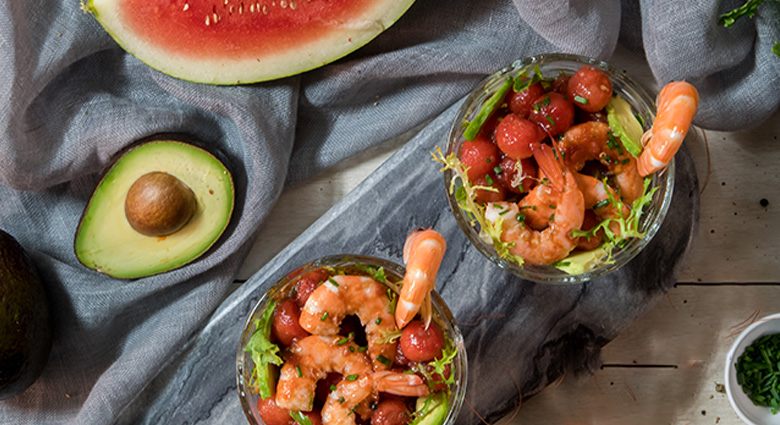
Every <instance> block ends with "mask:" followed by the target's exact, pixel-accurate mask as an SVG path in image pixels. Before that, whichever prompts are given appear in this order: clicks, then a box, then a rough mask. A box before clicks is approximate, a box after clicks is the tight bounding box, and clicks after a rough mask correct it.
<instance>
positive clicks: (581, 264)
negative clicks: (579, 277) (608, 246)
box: [555, 245, 607, 275]
mask: <svg viewBox="0 0 780 425" xmlns="http://www.w3.org/2000/svg"><path fill="white" fill-rule="evenodd" d="M606 255H607V250H605V249H604V247H603V245H602V246H599V247H597V248H596V249H593V250H590V251H584V252H578V253H576V254H572V255H569V256H568V257H566V259H564V260H563V261H560V262H558V263H556V264H555V268H557V269H559V270H562V271H564V272H566V273H568V274H572V275H574V274H582V273H585V272H586V271H588V270H590V269H592V268H593V267H595V266H596V265H597V264H599V263H600V262H601V261H602V259H603V258H604V257H605V256H606Z"/></svg>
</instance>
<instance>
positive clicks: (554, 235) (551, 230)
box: [485, 145, 585, 265]
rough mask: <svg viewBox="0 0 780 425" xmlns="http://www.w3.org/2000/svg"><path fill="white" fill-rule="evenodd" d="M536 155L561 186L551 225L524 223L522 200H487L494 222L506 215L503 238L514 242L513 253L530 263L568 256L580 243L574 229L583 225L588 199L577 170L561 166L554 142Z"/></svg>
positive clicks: (491, 218) (487, 211)
mask: <svg viewBox="0 0 780 425" xmlns="http://www.w3.org/2000/svg"><path fill="white" fill-rule="evenodd" d="M534 158H535V159H536V160H537V163H539V167H540V168H543V169H544V172H545V175H546V176H547V177H548V178H549V179H550V181H551V182H552V183H553V184H554V185H556V186H558V187H559V188H560V189H559V193H560V198H559V199H558V203H557V204H556V208H555V216H554V217H553V218H550V220H549V226H548V227H547V228H546V229H544V230H541V231H538V230H533V229H531V228H530V226H526V225H525V224H524V222H523V220H524V218H523V217H524V214H523V213H521V212H520V209H519V206H518V204H515V203H509V202H492V203H489V204H487V206H486V208H485V218H486V219H487V220H489V221H491V222H494V223H495V222H496V221H497V220H498V219H499V218H503V223H502V233H501V239H502V240H504V241H505V242H514V245H513V246H512V248H511V249H510V251H511V252H512V253H513V254H515V255H518V256H520V257H522V258H523V260H525V261H526V262H527V263H528V264H534V265H549V264H553V263H555V262H557V261H560V260H562V259H564V258H566V256H568V255H569V253H570V252H571V251H572V250H573V249H574V248H575V247H576V246H577V239H576V238H574V237H572V236H571V230H572V229H579V228H580V227H581V226H582V220H583V217H584V215H585V201H584V199H583V196H582V192H580V190H579V188H578V187H577V181H576V180H575V178H574V172H572V171H570V170H565V169H564V168H563V166H561V164H560V163H559V162H558V161H557V160H556V159H555V155H554V153H553V151H552V148H550V146H548V145H542V148H541V149H539V151H537V152H534ZM556 164H557V170H556V169H555V167H556Z"/></svg>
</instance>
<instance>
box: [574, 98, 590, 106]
mask: <svg viewBox="0 0 780 425" xmlns="http://www.w3.org/2000/svg"><path fill="white" fill-rule="evenodd" d="M574 101H575V102H577V103H581V104H583V105H587V104H588V99H585V98H584V97H582V96H574Z"/></svg>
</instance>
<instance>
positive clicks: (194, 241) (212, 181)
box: [74, 140, 234, 279]
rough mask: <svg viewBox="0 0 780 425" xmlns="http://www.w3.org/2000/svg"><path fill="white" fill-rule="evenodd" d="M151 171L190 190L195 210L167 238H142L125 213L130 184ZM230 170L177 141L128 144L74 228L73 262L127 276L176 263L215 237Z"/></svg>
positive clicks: (226, 203) (229, 196)
mask: <svg viewBox="0 0 780 425" xmlns="http://www.w3.org/2000/svg"><path fill="white" fill-rule="evenodd" d="M152 171H162V172H166V173H168V174H171V175H173V176H175V177H177V178H178V179H179V180H181V181H182V182H183V183H184V184H186V185H187V186H189V188H190V189H192V191H193V192H194V194H195V197H196V200H197V209H196V211H195V213H194V214H193V216H192V218H191V219H190V220H189V221H188V222H187V224H186V225H185V226H184V227H182V228H181V229H179V230H178V231H176V232H175V233H173V234H171V235H168V236H146V235H143V234H141V233H139V232H137V231H136V230H134V229H133V228H132V227H131V226H130V223H129V222H128V221H127V217H126V216H125V209H124V205H125V197H126V196H127V192H128V190H129V189H130V186H132V184H133V183H134V182H135V181H136V180H137V179H138V178H139V177H141V176H142V175H144V174H147V173H149V172H152ZM233 203H234V189H233V180H232V178H231V176H230V172H229V171H228V170H227V168H225V166H224V165H223V164H222V163H221V162H220V161H219V160H218V159H217V158H215V157H214V156H213V155H211V154H210V153H208V152H206V151H204V150H202V149H200V148H198V147H195V146H193V145H190V144H187V143H183V142H179V141H170V140H162V141H153V142H148V143H145V144H142V145H140V146H138V147H136V148H133V149H132V150H130V151H129V152H127V153H126V154H124V155H123V156H122V157H121V158H119V159H118V160H117V161H116V163H115V164H114V165H113V166H112V167H111V169H110V170H109V171H108V173H106V175H105V176H104V177H103V179H102V180H101V182H100V183H99V184H98V186H97V188H96V189H95V192H94V193H93V194H92V198H91V199H90V201H89V204H88V205H87V207H86V209H85V211H84V214H83V216H82V219H81V223H80V224H79V229H78V231H77V232H76V239H75V244H74V248H75V251H76V256H77V257H78V259H79V261H80V262H81V263H82V264H84V265H85V266H86V267H89V268H90V269H93V270H96V271H99V272H102V273H105V274H107V275H109V276H112V277H116V278H122V279H132V278H139V277H145V276H151V275H154V274H158V273H163V272H166V271H169V270H173V269H175V268H178V267H181V266H183V265H185V264H187V263H189V262H191V261H193V260H195V259H196V258H198V257H199V256H201V255H202V254H203V253H205V252H206V251H207V250H208V249H209V248H210V247H211V246H212V245H213V244H214V242H216V241H217V239H219V237H220V235H221V234H222V232H223V231H224V230H225V228H226V227H227V225H228V222H229V221H230V216H231V215H232V212H233Z"/></svg>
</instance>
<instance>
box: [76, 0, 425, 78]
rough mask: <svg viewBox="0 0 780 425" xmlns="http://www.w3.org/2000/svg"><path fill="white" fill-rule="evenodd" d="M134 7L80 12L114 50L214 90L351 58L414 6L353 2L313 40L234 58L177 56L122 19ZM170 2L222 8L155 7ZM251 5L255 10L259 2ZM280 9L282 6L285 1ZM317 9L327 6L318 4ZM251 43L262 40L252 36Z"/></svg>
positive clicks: (106, 4) (124, 1)
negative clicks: (352, 7) (102, 31)
mask: <svg viewBox="0 0 780 425" xmlns="http://www.w3.org/2000/svg"><path fill="white" fill-rule="evenodd" d="M134 1H135V0H86V3H83V4H82V8H83V9H84V10H85V11H87V12H88V13H90V14H91V15H92V16H93V17H94V18H95V19H97V21H98V22H99V23H100V25H101V26H102V27H103V28H104V29H105V31H106V32H107V33H108V34H109V35H110V36H111V37H113V38H114V40H115V41H116V42H117V44H119V46H121V47H122V48H123V49H124V50H125V51H127V52H128V53H130V54H131V55H133V56H134V57H136V58H137V59H138V60H140V61H142V62H144V63H145V64H147V65H148V66H150V67H151V68H154V69H156V70H158V71H160V72H163V73H165V74H167V75H170V76H172V77H176V78H179V79H182V80H187V81H192V82H197V83H204V84H215V85H236V84H249V83H257V82H262V81H270V80H275V79H279V78H283V77H288V76H292V75H297V74H300V73H303V72H306V71H310V70H312V69H316V68H319V67H321V66H323V65H326V64H328V63H331V62H333V61H335V60H337V59H340V58H342V57H344V56H346V55H348V54H349V53H352V52H354V51H355V50H357V49H359V48H360V47H362V46H364V45H365V44H367V43H368V42H370V41H371V40H373V39H374V38H376V37H377V36H378V35H379V34H381V33H382V32H383V31H385V30H386V29H387V28H389V27H390V26H391V25H393V24H394V23H395V22H396V21H397V20H398V19H399V18H400V17H401V16H403V14H404V13H405V12H406V11H407V10H408V9H409V8H410V7H411V6H412V4H413V3H414V0H376V1H367V2H366V1H356V2H357V3H361V7H360V8H357V9H359V10H358V12H357V13H352V12H350V11H347V14H346V15H345V16H346V18H345V19H343V20H339V21H338V24H337V25H336V24H332V23H331V24H329V26H328V30H327V32H324V33H322V34H319V35H318V36H317V37H316V38H314V39H307V40H302V41H300V40H296V39H295V36H294V35H290V37H289V38H288V37H285V38H284V39H283V40H273V39H258V40H259V41H258V43H257V44H258V45H264V46H267V45H269V44H270V45H272V46H277V47H278V48H277V47H274V48H268V49H265V50H263V51H253V52H251V53H250V54H241V52H239V54H230V55H222V56H220V55H219V54H215V52H213V51H203V52H182V51H181V50H180V49H179V50H177V46H173V45H172V40H171V39H172V37H163V38H164V39H162V40H161V39H159V38H160V37H158V38H157V39H155V38H154V37H152V36H150V35H149V34H146V33H143V32H142V31H141V30H139V28H136V27H134V26H133V25H132V24H131V23H130V20H129V19H127V14H128V13H130V12H127V11H128V10H130V9H131V8H132V7H133V2H134ZM146 1H152V2H155V1H157V0H146ZM228 1H238V0H225V1H224V4H225V5H227V4H228ZM277 1H278V0H277ZM277 1H273V2H272V1H270V0H269V1H267V2H266V3H268V4H269V5H270V4H271V3H273V5H274V6H276V7H278V4H279V3H277ZM297 1H298V3H299V4H301V6H299V8H301V9H305V7H306V6H308V5H309V4H316V3H317V2H322V3H323V4H325V3H329V2H328V1H327V0H297ZM173 2H180V3H183V4H185V6H184V7H185V8H187V6H188V5H186V3H187V2H190V3H197V2H200V3H201V4H203V3H214V4H218V5H220V7H221V6H222V5H223V2H222V0H173V1H170V0H168V1H166V2H160V4H161V7H162V6H165V5H169V4H171V3H173ZM280 3H281V2H280ZM333 3H336V2H333ZM342 3H344V4H346V3H349V1H344V2H342ZM242 4H243V2H242ZM253 4H254V3H253ZM256 4H258V5H260V4H261V2H259V1H258V2H257V3H256ZM282 4H287V1H285V2H284V3H282ZM304 4H305V5H304ZM214 7H216V6H214ZM258 7H259V6H258ZM319 7H327V5H326V6H323V5H322V4H320V5H319ZM175 24H179V23H175V22H174V23H172V24H171V25H172V26H174V25H175ZM199 30H202V29H199ZM210 30H212V32H210V33H209V34H208V37H215V38H217V37H219V36H220V34H219V28H218V26H217V25H214V24H212V25H211V28H210ZM295 32H296V31H295V29H292V30H291V31H290V33H291V34H295ZM198 36H199V35H198V34H197V32H193V34H192V37H198ZM252 36H253V37H254V36H255V35H254V34H253V35H252ZM257 37H264V35H263V34H258V35H257Z"/></svg>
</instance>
